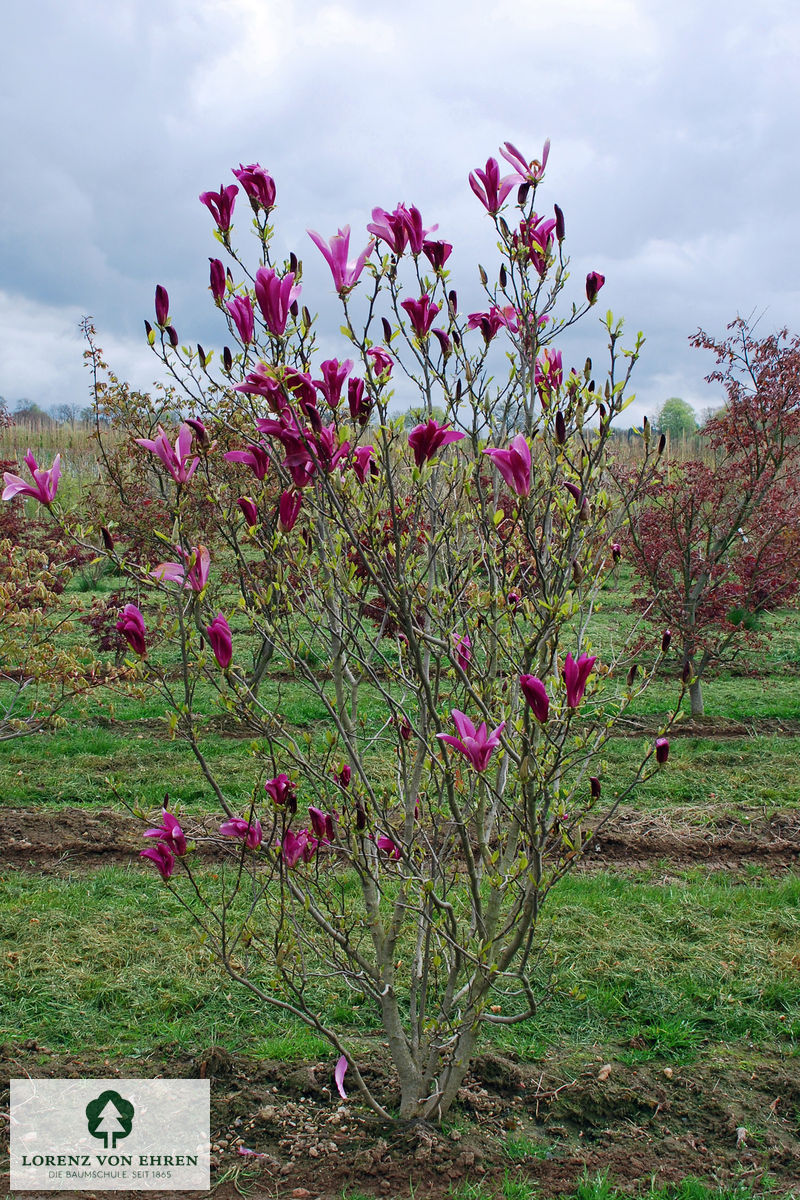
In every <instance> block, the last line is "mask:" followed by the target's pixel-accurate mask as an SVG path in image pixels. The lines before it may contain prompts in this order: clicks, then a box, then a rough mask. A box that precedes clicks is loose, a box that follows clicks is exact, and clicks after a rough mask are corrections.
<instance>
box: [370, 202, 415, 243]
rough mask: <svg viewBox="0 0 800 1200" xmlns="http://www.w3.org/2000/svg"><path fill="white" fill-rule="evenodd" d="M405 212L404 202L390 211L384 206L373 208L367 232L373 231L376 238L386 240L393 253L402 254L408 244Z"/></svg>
mask: <svg viewBox="0 0 800 1200" xmlns="http://www.w3.org/2000/svg"><path fill="white" fill-rule="evenodd" d="M406 212H407V209H406V206H405V205H404V204H398V206H397V208H396V209H395V210H394V212H391V213H390V212H387V211H386V210H385V209H384V208H373V210H372V222H371V223H370V224H369V225H368V226H367V233H374V234H375V237H376V238H380V240H381V241H382V242H386V245H387V246H388V247H389V249H390V250H391V251H392V253H393V254H397V255H400V254H402V253H403V251H404V250H405V248H406V246H407V244H408V225H407V223H406Z"/></svg>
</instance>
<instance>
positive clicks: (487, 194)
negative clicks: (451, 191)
mask: <svg viewBox="0 0 800 1200" xmlns="http://www.w3.org/2000/svg"><path fill="white" fill-rule="evenodd" d="M521 182H522V176H521V175H520V174H519V172H517V171H515V172H514V174H513V175H506V176H505V178H503V179H501V178H500V167H499V166H498V165H497V159H495V158H489V159H487V160H486V169H485V170H484V171H481V170H480V168H476V170H474V171H471V172H470V176H469V186H470V187H471V188H472V190H473V192H474V193H475V195H476V196H477V197H478V199H479V200H480V202H481V204H482V205H483V207H484V208H485V209H486V211H487V212H488V213H492V214H494V213H496V212H499V210H500V209H501V208H502V206H503V204H504V203H505V199H506V196H507V195H508V193H509V192H510V191H511V189H512V188H513V187H514V185H515V184H517V183H521Z"/></svg>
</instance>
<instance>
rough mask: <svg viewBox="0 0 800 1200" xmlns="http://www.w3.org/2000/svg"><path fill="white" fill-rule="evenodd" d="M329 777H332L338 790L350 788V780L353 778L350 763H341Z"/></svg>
mask: <svg viewBox="0 0 800 1200" xmlns="http://www.w3.org/2000/svg"><path fill="white" fill-rule="evenodd" d="M331 775H333V778H334V779H335V780H336V782H337V783H338V785H339V787H340V788H348V787H350V780H351V779H352V778H353V770H352V767H351V766H350V763H342V765H341V767H340V768H339V770H338V771H331Z"/></svg>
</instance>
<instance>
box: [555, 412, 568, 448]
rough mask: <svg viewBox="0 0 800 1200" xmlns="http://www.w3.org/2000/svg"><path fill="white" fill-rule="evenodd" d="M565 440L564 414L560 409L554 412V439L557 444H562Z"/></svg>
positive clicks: (565, 423)
mask: <svg viewBox="0 0 800 1200" xmlns="http://www.w3.org/2000/svg"><path fill="white" fill-rule="evenodd" d="M566 440H567V422H566V421H565V420H564V414H563V412H562V411H561V409H559V410H558V412H557V413H556V441H557V442H558V444H559V446H563V445H564V442H565V441H566Z"/></svg>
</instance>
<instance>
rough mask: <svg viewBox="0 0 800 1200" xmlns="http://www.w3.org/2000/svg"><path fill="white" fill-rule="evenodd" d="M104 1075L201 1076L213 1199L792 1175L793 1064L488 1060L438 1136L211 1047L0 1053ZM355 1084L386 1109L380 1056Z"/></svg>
mask: <svg viewBox="0 0 800 1200" xmlns="http://www.w3.org/2000/svg"><path fill="white" fill-rule="evenodd" d="M756 1063H757V1065H755V1064H756ZM362 1069H364V1068H362ZM110 1073H112V1074H116V1075H118V1076H120V1077H121V1078H125V1077H131V1076H136V1075H143V1076H146V1077H152V1076H154V1075H156V1074H162V1075H165V1076H167V1077H189V1078H197V1077H200V1078H209V1079H210V1080H211V1097H212V1102H211V1103H212V1112H211V1126H212V1163H213V1166H212V1175H213V1180H214V1182H215V1183H216V1184H217V1185H218V1190H217V1191H216V1195H217V1196H218V1197H219V1198H220V1200H234V1198H235V1195H236V1190H235V1189H237V1185H238V1188H239V1189H246V1188H247V1187H248V1186H249V1187H250V1188H252V1192H250V1193H249V1194H250V1195H251V1197H252V1200H262V1198H263V1200H266V1197H267V1196H269V1197H272V1198H273V1200H274V1198H275V1197H280V1198H283V1197H295V1198H296V1200H304V1198H307V1197H309V1196H310V1197H314V1198H319V1200H322V1198H326V1200H328V1198H334V1197H340V1196H341V1194H342V1191H343V1190H345V1189H347V1190H351V1191H352V1190H355V1191H357V1192H359V1193H361V1194H363V1195H366V1196H377V1197H398V1198H400V1197H408V1196H409V1195H410V1194H411V1193H410V1189H409V1184H410V1183H411V1184H413V1187H414V1193H413V1194H414V1195H416V1196H420V1197H429V1198H431V1200H438V1198H440V1197H445V1196H447V1195H448V1193H449V1191H450V1189H451V1188H452V1186H453V1184H454V1182H456V1181H461V1180H468V1181H470V1182H472V1183H480V1184H481V1185H482V1186H483V1188H484V1191H485V1193H486V1194H487V1195H497V1196H499V1195H501V1194H502V1185H503V1180H504V1177H505V1175H506V1172H509V1173H510V1174H511V1175H512V1176H513V1177H514V1178H517V1179H519V1178H523V1179H527V1180H529V1181H530V1182H531V1183H535V1184H537V1185H539V1186H540V1187H542V1188H543V1189H546V1191H545V1194H546V1195H548V1196H555V1195H559V1194H562V1193H564V1192H567V1193H568V1192H570V1191H572V1190H573V1189H574V1187H575V1185H576V1183H577V1181H578V1180H579V1179H580V1177H581V1175H582V1174H583V1172H584V1171H588V1172H589V1174H590V1175H594V1174H595V1173H597V1172H601V1171H605V1170H607V1171H608V1172H609V1174H610V1176H611V1177H612V1179H613V1181H614V1182H615V1183H616V1184H617V1185H618V1186H619V1187H621V1188H624V1189H626V1190H632V1191H636V1190H639V1189H640V1188H642V1187H646V1186H647V1185H648V1184H649V1182H650V1180H651V1179H654V1180H655V1181H656V1183H657V1184H659V1185H664V1184H668V1183H673V1182H679V1181H680V1180H682V1179H684V1178H685V1177H686V1176H688V1175H691V1176H697V1177H698V1178H702V1179H705V1180H707V1181H709V1182H712V1181H713V1182H714V1183H717V1184H729V1183H731V1182H732V1181H734V1180H737V1179H738V1180H743V1181H746V1182H747V1183H749V1184H751V1185H752V1186H753V1188H754V1189H758V1188H759V1186H761V1185H766V1184H767V1183H770V1184H771V1186H772V1187H773V1188H774V1189H775V1192H776V1194H778V1195H782V1194H785V1192H786V1191H787V1190H788V1189H789V1188H790V1187H791V1186H792V1184H796V1182H797V1179H798V1178H800V1062H798V1060H797V1059H796V1058H795V1059H782V1058H781V1057H779V1056H778V1055H777V1054H773V1055H767V1056H766V1057H765V1056H764V1055H761V1056H759V1057H758V1059H757V1060H755V1059H754V1060H753V1063H751V1062H749V1061H746V1060H744V1059H743V1060H742V1061H737V1060H736V1059H735V1058H734V1057H733V1056H730V1057H728V1058H726V1059H723V1060H720V1061H719V1062H712V1063H704V1064H683V1065H682V1064H681V1063H680V1062H679V1061H669V1062H667V1061H661V1062H653V1061H650V1062H647V1063H638V1064H635V1065H628V1064H624V1063H621V1062H619V1061H615V1060H614V1057H613V1054H612V1055H611V1056H610V1057H609V1059H608V1061H607V1062H606V1061H604V1058H603V1057H602V1056H599V1055H598V1056H595V1057H592V1056H591V1055H590V1054H589V1055H587V1057H586V1058H584V1059H583V1061H580V1062H575V1061H574V1060H573V1061H571V1062H566V1061H559V1059H558V1057H557V1056H556V1055H555V1054H554V1055H553V1056H552V1057H549V1058H548V1059H546V1060H543V1061H542V1062H540V1063H535V1064H529V1063H525V1064H523V1063H519V1062H516V1061H513V1060H511V1059H509V1058H503V1057H500V1056H499V1055H496V1054H486V1055H484V1056H482V1057H481V1058H479V1059H478V1061H477V1062H476V1064H475V1069H474V1071H473V1072H472V1074H471V1075H470V1076H469V1077H468V1079H467V1081H466V1085H465V1086H464V1088H463V1089H462V1090H461V1092H460V1093H459V1100H458V1104H457V1106H456V1107H455V1108H454V1109H453V1110H452V1112H451V1114H450V1116H451V1120H450V1121H449V1122H448V1123H447V1125H446V1126H445V1129H444V1131H442V1130H440V1129H437V1128H434V1127H432V1126H428V1125H424V1126H423V1125H399V1124H397V1125H391V1124H386V1123H381V1122H380V1121H378V1120H377V1119H376V1118H374V1117H373V1116H372V1115H370V1114H369V1113H368V1112H366V1111H365V1110H364V1109H363V1108H362V1106H361V1105H360V1104H358V1103H357V1102H354V1101H352V1100H351V1101H350V1102H348V1103H347V1104H344V1103H342V1102H341V1101H340V1100H339V1097H338V1095H336V1093H335V1092H334V1093H333V1094H332V1093H331V1089H332V1064H331V1063H313V1064H304V1065H297V1064H285V1063H279V1062H257V1061H252V1060H248V1059H246V1058H243V1057H238V1056H236V1057H235V1056H232V1055H230V1054H228V1053H226V1052H225V1051H223V1050H220V1049H211V1050H207V1051H205V1052H204V1053H202V1054H199V1055H198V1056H197V1057H196V1058H193V1059H187V1058H159V1059H147V1060H145V1059H138V1060H134V1061H119V1060H117V1061H116V1062H115V1063H114V1064H113V1066H112V1065H111V1063H110V1062H109V1060H108V1059H103V1058H101V1057H100V1056H95V1057H94V1058H93V1057H91V1055H88V1056H86V1057H73V1056H66V1055H59V1054H57V1053H53V1052H51V1051H50V1050H48V1049H47V1048H45V1047H43V1046H40V1045H38V1044H37V1043H36V1042H34V1041H29V1042H25V1043H24V1044H22V1045H15V1046H12V1045H5V1046H2V1047H0V1076H2V1077H3V1078H4V1079H9V1078H19V1077H24V1076H26V1075H30V1076H33V1077H51V1078H59V1079H62V1078H75V1077H84V1076H85V1077H91V1076H103V1075H105V1076H106V1077H108V1075H109V1074H110ZM365 1073H366V1075H367V1077H368V1081H369V1083H370V1085H372V1086H374V1087H376V1088H377V1091H378V1094H379V1096H380V1098H381V1099H382V1101H383V1102H384V1103H389V1104H391V1103H392V1101H393V1099H394V1088H393V1081H392V1078H391V1075H390V1074H389V1072H388V1071H386V1070H385V1069H384V1067H383V1065H382V1064H381V1062H380V1060H379V1059H377V1060H376V1061H375V1063H374V1065H373V1066H372V1067H371V1068H366V1072H365ZM7 1101H8V1093H7V1090H6V1092H5V1099H4V1103H5V1104H6V1105H7ZM514 1139H516V1140H517V1149H516V1152H515V1153H513V1157H512V1153H510V1152H513V1151H514ZM520 1139H525V1140H524V1142H523V1143H522V1146H521V1148H520V1141H519V1140H520ZM241 1149H245V1150H247V1151H252V1152H253V1153H249V1154H246V1155H245V1154H242V1153H241V1152H240V1151H241ZM767 1175H768V1176H770V1180H767V1179H766V1178H765V1176H767ZM2 1186H3V1185H2V1182H1V1181H0V1187H2ZM297 1189H305V1191H304V1192H300V1191H298V1190H297ZM81 1194H82V1195H89V1193H86V1192H83V1193H81ZM127 1194H131V1193H127ZM136 1194H137V1195H138V1194H139V1193H136ZM148 1194H149V1193H148ZM158 1194H159V1195H160V1196H163V1197H164V1198H165V1200H169V1197H172V1196H175V1195H176V1193H167V1192H160V1193H158ZM240 1194H241V1193H240ZM45 1195H47V1196H59V1195H63V1193H26V1196H29V1197H31V1200H35V1197H36V1196H45ZM94 1195H95V1196H96V1197H97V1198H98V1200H99V1198H100V1197H101V1196H111V1197H113V1196H115V1195H118V1193H113V1192H112V1193H100V1192H98V1193H94ZM142 1195H144V1193H142Z"/></svg>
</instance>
